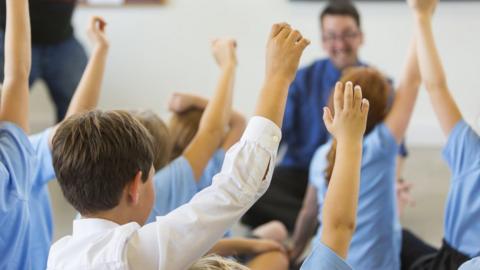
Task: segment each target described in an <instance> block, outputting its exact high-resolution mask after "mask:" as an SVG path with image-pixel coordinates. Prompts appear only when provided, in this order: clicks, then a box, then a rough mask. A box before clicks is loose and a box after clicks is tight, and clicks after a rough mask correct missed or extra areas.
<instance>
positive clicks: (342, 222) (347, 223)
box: [323, 217, 357, 235]
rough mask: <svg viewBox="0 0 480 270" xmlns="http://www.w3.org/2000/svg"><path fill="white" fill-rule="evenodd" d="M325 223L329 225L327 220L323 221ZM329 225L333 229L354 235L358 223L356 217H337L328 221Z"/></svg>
mask: <svg viewBox="0 0 480 270" xmlns="http://www.w3.org/2000/svg"><path fill="white" fill-rule="evenodd" d="M323 224H324V226H327V223H326V222H323ZM328 225H329V227H330V228H331V230H334V231H337V232H340V233H342V234H348V235H353V233H354V232H355V228H356V225H357V224H356V221H355V219H354V218H351V219H350V218H345V217H335V218H334V219H333V220H332V221H330V222H328Z"/></svg>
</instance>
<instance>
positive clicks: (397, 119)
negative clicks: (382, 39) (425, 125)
mask: <svg viewBox="0 0 480 270" xmlns="http://www.w3.org/2000/svg"><path fill="white" fill-rule="evenodd" d="M420 82H421V78H420V71H419V69H418V61H417V49H416V44H415V37H414V38H412V41H411V42H410V46H409V49H408V54H407V60H406V63H405V66H404V70H403V74H402V77H401V79H400V84H399V85H398V89H397V91H396V93H395V99H394V101H393V105H392V109H391V110H390V112H389V113H388V115H387V117H386V118H385V124H386V126H387V127H388V128H389V130H390V131H391V132H392V135H393V136H394V137H395V139H396V141H397V143H400V142H401V141H402V140H403V138H404V136H405V132H406V130H407V127H408V123H409V122H410V118H411V116H412V113H413V108H414V107H415V101H416V100H417V95H418V88H419V87H420Z"/></svg>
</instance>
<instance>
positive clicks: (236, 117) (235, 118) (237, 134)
mask: <svg viewBox="0 0 480 270" xmlns="http://www.w3.org/2000/svg"><path fill="white" fill-rule="evenodd" d="M246 126H247V122H246V121H245V117H243V115H242V114H240V113H239V112H237V111H233V112H232V115H231V117H230V122H229V123H228V128H229V130H228V132H227V134H225V136H224V138H223V142H222V149H223V150H225V151H227V150H228V149H230V147H231V146H232V145H234V144H235V143H237V142H238V141H239V140H240V138H241V137H242V134H243V131H244V130H245V127H246Z"/></svg>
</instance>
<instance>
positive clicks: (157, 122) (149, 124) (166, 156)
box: [130, 110, 172, 171]
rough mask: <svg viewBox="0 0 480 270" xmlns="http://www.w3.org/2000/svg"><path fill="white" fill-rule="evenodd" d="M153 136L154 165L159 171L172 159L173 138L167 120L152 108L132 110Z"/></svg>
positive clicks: (134, 115)
mask: <svg viewBox="0 0 480 270" xmlns="http://www.w3.org/2000/svg"><path fill="white" fill-rule="evenodd" d="M130 113H131V114H132V115H133V117H135V119H137V120H138V121H139V122H140V123H142V125H143V126H144V127H146V128H147V130H148V132H149V133H150V135H151V136H152V143H153V167H155V170H156V171H158V170H160V169H161V168H163V167H164V166H165V165H166V164H167V163H168V162H169V161H170V154H171V151H172V140H171V136H170V132H169V131H168V127H167V125H166V124H165V122H164V121H163V120H162V119H161V118H160V117H158V115H157V114H156V113H154V112H153V111H151V110H138V111H130Z"/></svg>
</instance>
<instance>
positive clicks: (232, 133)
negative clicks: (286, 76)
mask: <svg viewBox="0 0 480 270" xmlns="http://www.w3.org/2000/svg"><path fill="white" fill-rule="evenodd" d="M207 105H208V100H207V99H205V98H203V97H200V96H196V95H191V94H185V93H175V94H173V95H172V97H171V98H170V101H169V104H168V106H169V110H170V111H172V112H173V113H182V112H184V111H187V110H189V109H191V108H196V109H201V110H205V108H206V107H207ZM245 126H246V121H245V117H244V116H243V115H242V114H241V113H239V112H237V111H232V113H231V114H230V121H229V122H228V131H227V133H226V134H224V136H223V140H222V145H221V147H222V148H223V149H224V150H225V151H226V150H228V149H229V148H230V147H231V146H232V145H234V144H235V143H236V142H238V140H239V139H240V137H241V136H242V133H243V131H244V130H245Z"/></svg>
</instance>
